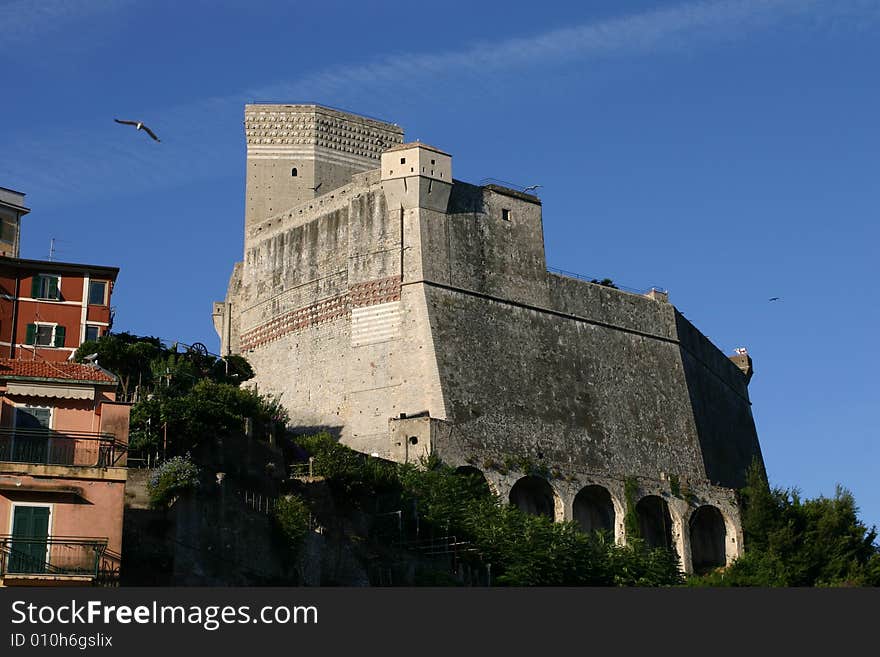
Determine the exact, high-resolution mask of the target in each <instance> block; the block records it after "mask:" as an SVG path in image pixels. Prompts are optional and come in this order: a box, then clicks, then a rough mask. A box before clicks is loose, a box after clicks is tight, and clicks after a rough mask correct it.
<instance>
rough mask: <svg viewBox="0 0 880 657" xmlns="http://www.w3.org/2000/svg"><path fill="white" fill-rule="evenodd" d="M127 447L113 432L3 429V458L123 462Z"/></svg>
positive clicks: (103, 464)
mask: <svg viewBox="0 0 880 657" xmlns="http://www.w3.org/2000/svg"><path fill="white" fill-rule="evenodd" d="M125 454H126V446H125V445H124V444H122V443H119V442H117V441H116V438H115V437H114V435H113V434H111V433H98V432H89V431H55V430H52V429H21V428H14V429H9V428H4V429H0V461H7V462H12V463H33V464H39V465H68V466H79V467H110V466H116V465H124V457H125Z"/></svg>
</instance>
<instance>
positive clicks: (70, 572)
mask: <svg viewBox="0 0 880 657" xmlns="http://www.w3.org/2000/svg"><path fill="white" fill-rule="evenodd" d="M106 550H107V539H106V538H79V537H72V536H51V537H42V538H29V537H21V536H10V535H4V536H0V582H2V584H3V585H7V586H8V585H13V584H63V583H67V584H90V583H94V582H95V580H96V579H97V578H98V575H99V571H100V567H101V558H102V556H103V555H104V552H105V551H106Z"/></svg>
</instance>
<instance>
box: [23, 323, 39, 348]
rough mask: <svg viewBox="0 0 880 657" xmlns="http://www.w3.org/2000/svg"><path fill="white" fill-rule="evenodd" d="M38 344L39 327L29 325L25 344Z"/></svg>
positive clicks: (25, 334) (25, 333)
mask: <svg viewBox="0 0 880 657" xmlns="http://www.w3.org/2000/svg"><path fill="white" fill-rule="evenodd" d="M36 342H37V325H36V324H28V325H27V329H26V330H25V332H24V343H25V344H36Z"/></svg>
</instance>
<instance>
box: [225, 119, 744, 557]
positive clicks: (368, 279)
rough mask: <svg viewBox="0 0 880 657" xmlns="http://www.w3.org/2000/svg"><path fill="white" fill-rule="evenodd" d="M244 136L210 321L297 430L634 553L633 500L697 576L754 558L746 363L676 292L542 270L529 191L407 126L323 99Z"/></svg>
mask: <svg viewBox="0 0 880 657" xmlns="http://www.w3.org/2000/svg"><path fill="white" fill-rule="evenodd" d="M245 124H246V133H247V140H248V162H247V166H248V175H247V192H246V196H247V198H246V211H245V253H244V261H243V262H240V263H237V264H236V265H235V266H234V268H233V273H232V277H231V279H230V282H229V289H228V292H227V297H226V299H225V300H224V301H222V302H217V303H215V304H214V322H215V327H216V328H217V331H218V333H219V334H220V336H221V343H222V350H223V353H241V354H243V355H244V356H246V357H247V358H248V360H249V361H250V362H251V364H252V365H253V367H254V370H255V372H256V378H255V380H254V383H255V384H256V385H257V386H258V389H259V390H260V392H271V393H276V394H280V395H282V402H283V403H284V405H285V407H286V408H287V409H288V411H289V412H290V414H291V418H292V421H293V424H294V425H295V426H298V427H313V428H324V429H328V430H330V431H331V432H333V433H335V434H337V435H338V436H339V437H340V440H342V441H343V442H344V443H345V444H347V445H349V446H351V447H352V448H354V449H357V450H360V451H362V452H365V453H367V454H373V455H376V456H379V457H383V458H387V459H392V460H396V461H401V462H402V461H412V460H415V459H418V458H420V457H421V456H423V455H425V454H428V453H435V454H437V455H438V456H440V458H442V459H443V460H444V461H445V462H446V463H449V464H450V465H453V466H456V467H461V468H462V469H464V470H468V471H479V472H480V473H482V475H483V476H484V477H485V478H486V480H487V482H488V483H489V485H490V486H491V487H492V488H493V489H494V490H495V491H496V492H497V493H499V494H500V495H502V496H504V497H506V498H509V499H510V500H511V501H512V502H513V503H515V504H518V505H519V506H520V507H521V508H524V509H525V510H527V511H531V512H534V513H544V514H546V515H549V516H552V517H554V518H556V519H560V520H561V519H565V520H575V521H577V522H578V523H579V524H580V525H581V526H582V527H583V528H584V530H585V531H589V530H590V529H597V528H604V529H609V530H611V531H612V532H613V533H614V535H615V536H616V537H617V539H618V540H621V541H622V540H625V539H624V536H623V516H624V513H625V512H626V510H627V505H632V506H634V508H635V511H636V512H637V513H638V516H639V519H640V523H641V528H642V535H643V536H644V537H645V538H646V540H648V541H649V543H652V544H658V545H660V544H666V545H670V546H672V547H675V549H676V550H677V551H678V553H679V555H680V557H681V558H682V562H683V565H684V567H685V568H686V569H687V570H702V569H707V568H709V567H714V566H718V565H724V564H726V563H729V562H730V561H731V560H732V559H734V558H735V557H736V556H738V555H739V554H741V550H742V530H741V523H740V519H739V510H738V508H737V505H736V501H735V497H734V489H736V488H738V487H740V486H742V484H743V483H744V476H745V472H746V469H747V468H748V466H749V465H750V463H751V462H752V461H753V460H754V459H758V460H759V461H760V459H761V454H760V447H759V444H758V438H757V434H756V431H755V425H754V421H753V419H752V414H751V408H750V402H749V396H748V388H747V383H748V380H749V378H750V377H751V371H752V370H751V360H750V359H749V358H748V357H747V356H743V355H738V356H736V357H735V359H736V362H732V361H731V359H730V358H727V357H726V356H725V355H724V354H722V353H721V352H720V351H719V350H718V349H717V348H716V347H715V346H714V345H712V344H711V342H709V340H708V339H707V338H706V337H705V336H703V335H702V334H701V333H700V332H699V331H698V330H697V329H696V328H695V327H694V326H693V325H692V324H691V323H690V322H689V321H688V320H687V319H685V318H684V317H683V316H682V315H681V313H679V312H678V311H677V310H676V309H675V307H674V306H672V305H671V304H670V303H669V302H668V296H667V295H666V294H665V293H663V292H660V291H656V290H654V291H652V292H650V293H648V294H646V295H640V294H632V293H629V292H625V291H622V290H618V289H613V288H609V287H605V286H601V285H597V284H593V283H588V282H585V281H583V280H579V279H575V278H570V277H566V276H561V275H558V274H554V273H550V272H548V271H547V266H546V262H545V255H544V240H543V225H542V216H541V202H540V200H539V199H538V198H537V197H536V196H533V195H530V194H524V193H521V192H519V191H516V190H512V189H507V188H504V187H499V186H495V185H488V186H475V185H471V184H468V183H465V182H461V181H458V180H453V178H452V158H451V156H450V155H449V154H447V153H445V152H443V151H441V150H439V149H437V148H434V147H433V146H429V145H427V144H422V143H418V142H416V143H403V131H402V130H401V129H400V128H399V127H398V126H396V125H393V124H388V123H383V122H379V121H375V120H372V119H365V118H363V117H359V116H356V115H354V114H348V113H344V112H340V111H337V110H329V109H325V108H321V107H318V106H314V105H308V106H298V105H248V106H246V108H245ZM627 491H629V492H627Z"/></svg>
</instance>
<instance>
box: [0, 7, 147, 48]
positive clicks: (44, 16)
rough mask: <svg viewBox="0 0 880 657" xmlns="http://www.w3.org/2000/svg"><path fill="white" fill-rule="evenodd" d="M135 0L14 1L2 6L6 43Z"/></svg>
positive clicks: (0, 19) (83, 18)
mask: <svg viewBox="0 0 880 657" xmlns="http://www.w3.org/2000/svg"><path fill="white" fill-rule="evenodd" d="M134 2H135V0H14V1H13V2H9V3H6V4H3V5H0V25H2V26H3V41H4V43H5V44H7V45H17V44H21V43H23V42H27V41H30V40H33V39H34V38H36V37H39V36H43V35H45V34H49V33H51V32H54V31H55V30H59V29H62V28H64V27H65V26H66V25H68V24H69V23H72V22H76V21H82V20H89V19H90V18H92V17H93V16H94V15H95V14H101V13H106V12H109V11H118V10H119V9H124V8H126V7H127V6H129V5H132V4H134Z"/></svg>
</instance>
